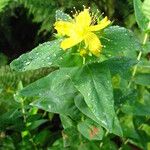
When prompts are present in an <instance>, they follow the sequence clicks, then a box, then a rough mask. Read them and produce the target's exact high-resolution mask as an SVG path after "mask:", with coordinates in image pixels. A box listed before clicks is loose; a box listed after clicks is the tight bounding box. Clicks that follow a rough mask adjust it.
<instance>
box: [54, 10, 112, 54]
mask: <svg viewBox="0 0 150 150" xmlns="http://www.w3.org/2000/svg"><path fill="white" fill-rule="evenodd" d="M92 21H93V20H92V16H91V15H90V13H89V9H84V10H83V11H81V12H80V13H79V14H78V15H75V16H74V18H73V19H72V20H71V21H70V22H69V21H56V22H55V24H54V26H55V29H56V30H57V32H58V34H60V35H63V36H66V37H67V38H66V39H64V40H63V41H62V42H61V48H62V49H64V50H66V49H68V48H70V47H73V46H75V45H76V44H78V43H80V42H82V41H84V43H85V49H88V50H89V51H90V52H91V53H92V54H93V55H95V56H99V54H100V52H101V49H102V45H101V42H100V40H99V38H98V36H97V35H96V34H95V33H94V32H96V31H100V30H102V29H104V28H105V27H106V26H108V25H109V24H110V23H111V21H110V20H108V18H107V17H105V18H104V19H102V20H101V21H100V22H99V23H98V24H96V25H93V24H92Z"/></svg>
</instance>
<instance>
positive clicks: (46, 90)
mask: <svg viewBox="0 0 150 150" xmlns="http://www.w3.org/2000/svg"><path fill="white" fill-rule="evenodd" d="M76 92H77V91H76V89H75V88H74V86H73V85H72V83H71V81H70V77H69V76H67V75H66V72H65V69H64V70H63V69H62V70H57V71H55V72H53V73H51V74H49V75H48V76H46V77H44V78H41V79H40V80H38V81H36V82H34V83H32V84H30V85H29V86H27V87H25V88H24V89H23V90H22V91H21V92H20V94H21V95H22V96H27V97H28V96H35V97H37V100H36V101H34V102H32V104H31V105H33V106H36V107H38V108H40V109H43V110H46V111H49V112H53V113H60V114H70V115H73V114H74V113H75V112H76V109H75V106H74V101H73V99H74V96H75V93H76Z"/></svg>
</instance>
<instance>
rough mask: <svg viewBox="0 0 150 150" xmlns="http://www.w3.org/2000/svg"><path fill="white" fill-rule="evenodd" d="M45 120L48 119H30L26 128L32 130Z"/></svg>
mask: <svg viewBox="0 0 150 150" xmlns="http://www.w3.org/2000/svg"><path fill="white" fill-rule="evenodd" d="M47 121H48V120H47V119H40V120H36V121H32V122H31V124H30V125H29V126H28V130H34V129H36V128H37V127H39V126H40V125H42V124H43V123H45V122H47Z"/></svg>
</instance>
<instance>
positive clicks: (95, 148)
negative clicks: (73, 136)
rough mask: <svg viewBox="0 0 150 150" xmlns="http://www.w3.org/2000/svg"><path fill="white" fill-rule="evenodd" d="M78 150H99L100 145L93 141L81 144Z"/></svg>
mask: <svg viewBox="0 0 150 150" xmlns="http://www.w3.org/2000/svg"><path fill="white" fill-rule="evenodd" d="M78 150H99V145H96V144H95V143H94V142H93V141H91V142H89V141H88V142H87V143H83V144H80V145H79V147H78Z"/></svg>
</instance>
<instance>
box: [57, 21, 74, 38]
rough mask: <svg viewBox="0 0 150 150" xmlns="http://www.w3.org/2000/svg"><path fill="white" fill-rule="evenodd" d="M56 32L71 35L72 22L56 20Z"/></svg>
mask: <svg viewBox="0 0 150 150" xmlns="http://www.w3.org/2000/svg"><path fill="white" fill-rule="evenodd" d="M54 27H55V29H56V30H57V32H58V34H61V35H63V36H64V35H67V36H71V35H72V33H73V31H74V30H73V29H74V24H73V23H71V22H67V21H56V22H55V24H54Z"/></svg>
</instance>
